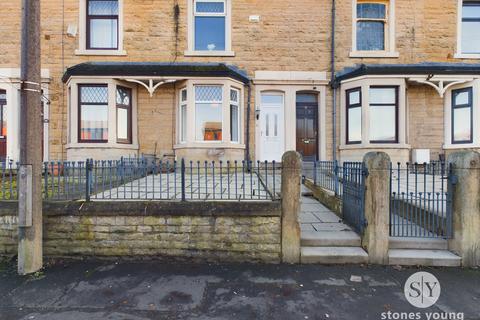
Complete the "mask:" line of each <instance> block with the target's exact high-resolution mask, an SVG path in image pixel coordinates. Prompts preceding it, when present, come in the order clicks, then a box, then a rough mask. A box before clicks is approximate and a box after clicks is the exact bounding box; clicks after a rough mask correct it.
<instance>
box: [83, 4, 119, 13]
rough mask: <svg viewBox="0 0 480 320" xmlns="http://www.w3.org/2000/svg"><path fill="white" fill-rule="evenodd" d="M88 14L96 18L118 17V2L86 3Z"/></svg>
mask: <svg viewBox="0 0 480 320" xmlns="http://www.w3.org/2000/svg"><path fill="white" fill-rule="evenodd" d="M88 14H89V15H96V16H116V15H118V1H92V0H90V1H89V2H88Z"/></svg>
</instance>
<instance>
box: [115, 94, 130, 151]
mask: <svg viewBox="0 0 480 320" xmlns="http://www.w3.org/2000/svg"><path fill="white" fill-rule="evenodd" d="M131 101H132V90H131V89H129V88H125V87H120V86H118V87H117V96H116V103H117V142H120V143H132V133H131V126H132V119H131V116H132V103H131Z"/></svg>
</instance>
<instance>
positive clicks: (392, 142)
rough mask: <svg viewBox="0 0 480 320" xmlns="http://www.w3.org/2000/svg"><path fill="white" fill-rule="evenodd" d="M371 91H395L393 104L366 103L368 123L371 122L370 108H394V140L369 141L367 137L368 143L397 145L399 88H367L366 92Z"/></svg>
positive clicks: (373, 86)
mask: <svg viewBox="0 0 480 320" xmlns="http://www.w3.org/2000/svg"><path fill="white" fill-rule="evenodd" d="M371 89H395V103H393V104H392V103H370V101H369V102H368V108H369V110H368V114H369V117H368V121H371V114H372V110H371V107H372V106H373V107H387V106H388V107H395V140H370V137H369V142H370V143H371V144H379V143H385V144H387V143H388V144H397V143H398V141H399V133H398V131H399V130H398V127H399V119H398V117H399V108H400V106H399V105H400V104H399V87H398V86H375V85H372V86H369V88H368V90H369V91H370V90H371ZM369 123H370V122H369ZM370 134H371V130H369V135H370Z"/></svg>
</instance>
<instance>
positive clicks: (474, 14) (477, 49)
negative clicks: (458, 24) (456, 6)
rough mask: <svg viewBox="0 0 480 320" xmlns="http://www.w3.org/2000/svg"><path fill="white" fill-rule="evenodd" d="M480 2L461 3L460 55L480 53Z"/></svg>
mask: <svg viewBox="0 0 480 320" xmlns="http://www.w3.org/2000/svg"><path fill="white" fill-rule="evenodd" d="M478 30H480V2H471V1H464V2H463V10H462V53H480V37H479V36H478Z"/></svg>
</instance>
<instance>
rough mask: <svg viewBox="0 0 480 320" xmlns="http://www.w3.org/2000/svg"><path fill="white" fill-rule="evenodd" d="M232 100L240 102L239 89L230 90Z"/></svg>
mask: <svg viewBox="0 0 480 320" xmlns="http://www.w3.org/2000/svg"><path fill="white" fill-rule="evenodd" d="M230 101H231V102H238V90H230Z"/></svg>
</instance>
